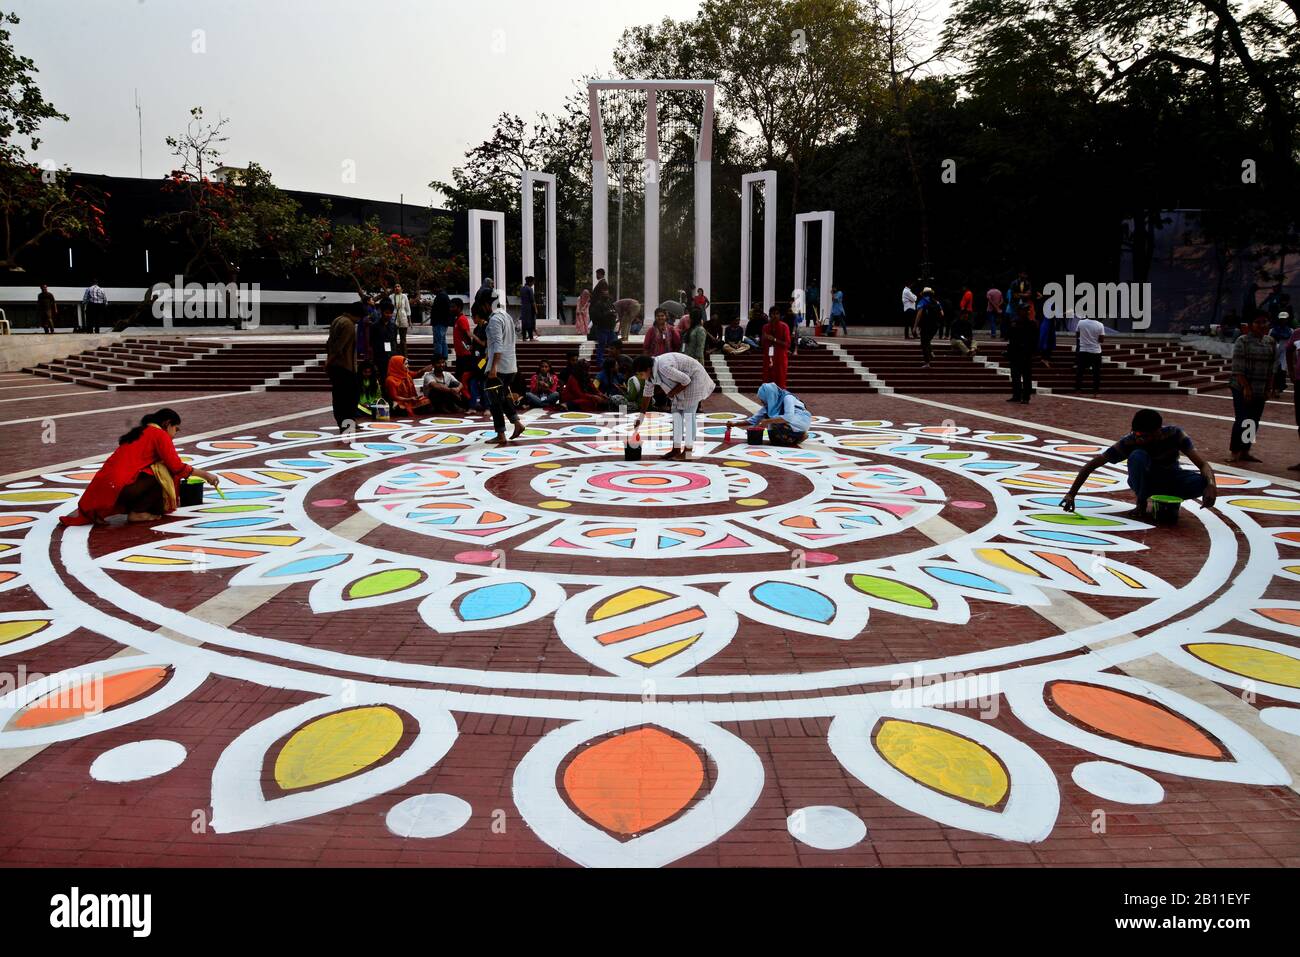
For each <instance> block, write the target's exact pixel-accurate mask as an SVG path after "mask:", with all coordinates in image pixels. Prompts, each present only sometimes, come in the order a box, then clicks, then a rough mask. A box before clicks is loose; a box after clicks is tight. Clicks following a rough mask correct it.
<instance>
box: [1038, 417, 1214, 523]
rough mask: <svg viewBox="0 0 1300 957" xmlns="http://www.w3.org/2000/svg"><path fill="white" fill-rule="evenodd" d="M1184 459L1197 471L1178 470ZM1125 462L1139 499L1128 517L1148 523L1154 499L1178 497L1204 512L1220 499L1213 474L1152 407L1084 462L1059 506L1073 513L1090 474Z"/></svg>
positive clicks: (1189, 442)
mask: <svg viewBox="0 0 1300 957" xmlns="http://www.w3.org/2000/svg"><path fill="white" fill-rule="evenodd" d="M1180 454H1181V455H1186V456H1187V458H1188V459H1189V460H1190V461H1191V463H1192V464H1193V465H1195V466H1196V467H1197V469H1199V470H1200V471H1197V472H1193V471H1191V470H1190V469H1184V468H1180V467H1179V464H1178V457H1179V455H1180ZM1125 461H1127V462H1128V487H1129V488H1131V489H1132V490H1133V494H1134V495H1135V496H1136V497H1137V506H1136V507H1135V508H1134V509H1133V511H1131V512H1128V513H1127V514H1126V515H1125V517H1126V518H1137V519H1143V520H1146V519H1147V518H1148V514H1149V513H1148V512H1147V502H1148V501H1149V500H1150V498H1151V496H1152V495H1177V496H1178V497H1179V498H1181V499H1190V498H1198V497H1199V498H1200V499H1201V504H1202V505H1204V506H1205V507H1206V508H1213V507H1214V503H1215V501H1216V500H1217V499H1218V497H1219V489H1218V486H1216V485H1215V482H1214V470H1213V469H1211V468H1210V463H1209V462H1207V461H1205V459H1203V458H1201V455H1200V453H1199V452H1197V451H1196V448H1195V446H1193V445H1192V440H1191V439H1190V438H1188V436H1187V433H1186V432H1184V431H1183V430H1182V429H1180V428H1179V427H1178V426H1176V425H1165V424H1164V420H1163V419H1162V418H1161V417H1160V413H1159V412H1157V411H1156V410H1155V409H1143V410H1142V411H1140V412H1139V413H1138V414H1137V415H1135V416H1133V431H1132V432H1130V433H1129V434H1128V435H1126V436H1124V437H1123V438H1122V439H1120V440H1119V441H1118V442H1116V443H1115V444H1114V445H1112V446H1111V447H1110V448H1108V449H1107V450H1106V451H1105V452H1102V453H1101V454H1100V455H1098V456H1097V457H1096V458H1094V459H1092V460H1091V461H1090V462H1088V464H1087V465H1085V466H1084V467H1083V470H1082V471H1080V472H1079V474H1078V476H1077V477H1076V478H1075V480H1074V484H1073V485H1072V486H1070V491H1069V492H1068V493H1067V494H1066V496H1065V497H1064V498H1063V499H1061V507H1062V508H1063V509H1065V511H1067V512H1073V511H1074V498H1075V496H1076V495H1078V494H1079V490H1080V489H1081V488H1083V485H1084V483H1085V482H1087V481H1088V476H1090V475H1091V474H1092V473H1093V472H1095V471H1097V469H1099V468H1101V467H1102V466H1103V465H1116V464H1118V463H1120V462H1125Z"/></svg>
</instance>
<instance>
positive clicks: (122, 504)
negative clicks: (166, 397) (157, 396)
mask: <svg viewBox="0 0 1300 957" xmlns="http://www.w3.org/2000/svg"><path fill="white" fill-rule="evenodd" d="M180 430H181V417H180V416H179V415H177V414H176V413H175V412H173V411H172V410H171V409H160V410H159V411H157V412H153V413H151V414H149V415H146V416H145V417H144V418H143V419H141V420H140V424H139V425H138V426H136V427H135V428H134V429H132V430H131V431H130V432H128V433H126V435H124V436H122V437H121V438H120V439H118V446H117V451H116V452H114V453H113V454H112V455H110V456H109V457H108V461H107V462H105V463H104V464H103V465H102V466H101V467H100V469H99V471H98V472H96V473H95V477H94V478H93V479H92V480H91V482H90V487H89V488H87V489H86V493H85V494H84V495H82V496H81V501H80V502H79V503H77V511H76V513H75V514H73V515H65V516H63V518H62V519H61V521H62V522H63V524H64V525H90V524H92V523H93V524H96V525H102V524H103V523H104V522H105V521H107V519H108V518H109V517H110V516H112V515H122V514H124V513H125V514H126V516H127V517H128V518H129V519H130V521H132V522H156V521H157V520H158V519H159V518H161V517H162V516H163V515H166V514H168V513H170V512H174V511H175V510H176V505H177V502H178V499H179V495H178V493H177V490H176V489H177V485H178V484H179V483H180V482H183V481H185V480H186V479H187V478H189V477H190V476H191V475H197V476H198V477H199V478H201V479H203V480H204V481H205V482H207V483H208V484H209V485H211V486H212V487H213V488H216V486H217V485H218V479H217V477H216V476H215V475H213V474H212V473H211V472H207V471H204V470H203V469H196V468H191V467H190V466H188V465H186V464H185V463H184V462H182V461H181V458H180V456H179V455H177V454H176V446H174V445H173V444H172V439H173V438H175V437H176V433H177V432H179V431H180Z"/></svg>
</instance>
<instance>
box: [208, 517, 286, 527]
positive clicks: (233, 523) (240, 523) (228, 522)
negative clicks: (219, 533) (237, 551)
mask: <svg viewBox="0 0 1300 957" xmlns="http://www.w3.org/2000/svg"><path fill="white" fill-rule="evenodd" d="M274 521H275V519H274V518H224V519H222V520H221V521H219V522H199V523H198V524H197V525H195V526H194V528H248V527H249V526H251V525H266V524H268V523H269V522H274Z"/></svg>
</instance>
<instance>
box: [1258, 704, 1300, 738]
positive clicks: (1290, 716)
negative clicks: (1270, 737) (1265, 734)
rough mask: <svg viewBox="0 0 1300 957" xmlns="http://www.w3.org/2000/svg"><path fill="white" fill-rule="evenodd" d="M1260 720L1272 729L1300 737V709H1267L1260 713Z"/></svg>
mask: <svg viewBox="0 0 1300 957" xmlns="http://www.w3.org/2000/svg"><path fill="white" fill-rule="evenodd" d="M1259 720H1260V721H1263V722H1264V723H1265V724H1266V725H1268V726H1269V727H1270V728H1277V729H1278V730H1279V731H1285V732H1286V733H1287V734H1295V735H1300V708H1265V709H1264V710H1263V711H1261V712H1260V713H1259Z"/></svg>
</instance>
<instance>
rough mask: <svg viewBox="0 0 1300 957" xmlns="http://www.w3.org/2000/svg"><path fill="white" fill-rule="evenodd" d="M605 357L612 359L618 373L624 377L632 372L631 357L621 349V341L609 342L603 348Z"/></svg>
mask: <svg viewBox="0 0 1300 957" xmlns="http://www.w3.org/2000/svg"><path fill="white" fill-rule="evenodd" d="M605 357H606V358H607V359H613V360H614V362H615V363H616V364H617V366H618V374H619V375H620V376H622V377H623V378H624V379H626V378H627V377H628V376H630V375H631V374H632V358H631V357H630V356H629V355H627V353H625V352H624V351H623V345H622V343H618V342H611V343H610V345H609V348H608V349H606V350H605Z"/></svg>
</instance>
